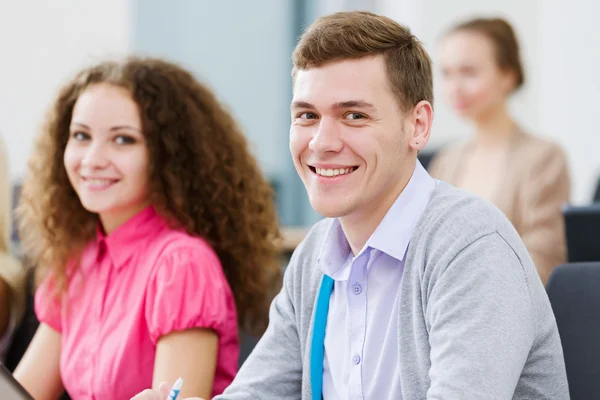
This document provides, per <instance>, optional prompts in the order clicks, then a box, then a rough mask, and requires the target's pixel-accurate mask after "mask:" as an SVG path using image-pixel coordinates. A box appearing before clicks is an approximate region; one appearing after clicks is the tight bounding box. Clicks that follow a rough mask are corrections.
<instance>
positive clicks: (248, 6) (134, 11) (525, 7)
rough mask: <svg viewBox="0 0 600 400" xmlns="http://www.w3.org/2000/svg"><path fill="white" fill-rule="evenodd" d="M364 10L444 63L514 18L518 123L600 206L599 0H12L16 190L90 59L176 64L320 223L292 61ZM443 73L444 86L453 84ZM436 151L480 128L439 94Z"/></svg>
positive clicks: (6, 24)
mask: <svg viewBox="0 0 600 400" xmlns="http://www.w3.org/2000/svg"><path fill="white" fill-rule="evenodd" d="M351 9H363V10H369V11H374V12H377V13H382V14H385V15H387V16H389V17H391V18H393V19H395V20H397V21H398V22H401V23H403V24H406V25H408V26H409V27H410V28H411V29H412V30H413V33H414V34H416V36H417V37H419V38H420V39H421V40H422V41H423V43H424V44H425V46H426V48H427V50H428V51H429V52H430V54H431V55H432V58H433V61H434V63H435V62H436V51H435V50H436V45H437V43H438V41H439V39H440V37H441V35H442V34H443V32H445V31H446V30H447V29H448V28H449V27H450V26H451V25H453V24H455V23H456V22H458V21H460V20H462V19H465V18H470V17H476V16H501V17H504V18H506V19H507V20H508V21H509V22H511V23H512V24H513V26H514V28H515V29H516V33H517V35H518V38H519V40H520V43H521V46H522V49H521V54H522V57H523V61H524V63H525V74H526V76H527V83H526V86H525V87H524V88H523V89H522V90H520V91H519V92H518V93H517V94H516V96H514V97H513V99H512V103H511V108H512V111H513V115H514V116H515V117H516V119H517V120H518V122H519V123H520V124H521V126H523V127H524V128H526V129H527V130H528V131H530V132H532V133H536V134H537V135H539V136H541V137H547V138H551V139H553V140H554V141H556V142H558V143H559V144H560V145H562V146H563V148H564V149H565V150H566V152H567V155H568V158H569V165H570V172H571V178H572V181H573V185H572V193H571V197H572V199H573V202H574V203H575V204H587V203H590V202H591V201H592V199H593V196H594V192H595V190H596V184H597V181H598V176H599V173H600V160H599V157H598V149H599V148H600V128H598V125H596V124H595V123H594V121H593V120H594V119H595V117H596V115H597V113H598V111H597V110H598V106H599V105H600V101H598V94H599V93H600V73H599V71H600V24H598V23H597V16H598V15H600V3H599V2H597V1H594V0H569V1H567V0H485V1H481V0H453V1H448V0H254V1H251V2H249V1H239V0H238V1H234V0H219V1H214V0H170V1H164V0H163V1H161V0H104V1H102V2H87V1H79V0H53V1H48V0H25V1H21V2H16V1H9V0H0V51H1V53H0V54H1V56H0V57H1V58H0V60H1V61H0V132H1V134H2V135H3V136H4V139H5V141H6V144H7V148H8V153H9V158H10V169H11V175H12V176H11V178H12V180H13V181H14V182H15V183H16V182H18V181H19V180H20V178H21V177H22V175H23V173H24V171H25V169H26V162H27V161H26V160H27V158H28V155H29V152H30V150H31V148H32V142H33V138H34V136H35V133H36V130H37V128H38V126H39V123H40V121H41V120H42V117H43V114H44V112H45V110H46V108H47V106H48V104H49V102H50V101H51V99H52V98H53V96H54V95H55V91H56V89H57V87H58V86H59V85H60V84H61V83H62V82H63V80H64V79H66V78H67V77H68V76H69V75H70V74H71V73H72V72H73V71H74V70H76V69H77V68H79V67H81V66H82V65H84V64H87V63H89V62H90V61H95V60H98V59H101V58H105V57H106V56H120V55H123V54H127V53H131V52H133V53H138V54H140V53H141V54H147V55H160V56H166V57H169V58H170V59H173V60H175V61H178V62H180V63H182V64H183V65H185V66H187V67H188V68H190V69H191V70H193V71H194V72H195V73H196V74H197V75H198V76H199V77H200V78H201V79H203V80H204V81H205V82H207V83H208V84H209V85H210V86H212V88H213V89H214V90H215V91H216V93H217V95H218V96H220V98H221V99H222V101H223V102H225V103H226V104H227V105H228V106H229V107H230V109H231V110H232V112H233V113H234V115H235V116H236V117H237V120H238V122H239V123H240V124H241V125H242V127H243V128H244V131H245V132H246V134H247V136H248V138H249V140H250V141H251V143H252V146H253V150H254V153H255V154H256V156H257V157H258V158H259V160H260V162H261V165H262V166H263V170H264V172H265V174H266V175H267V176H268V177H269V178H270V179H271V181H272V182H273V185H274V186H275V188H276V191H277V199H278V207H279V211H280V218H281V222H282V223H283V224H285V225H295V226H303V225H309V224H311V223H312V222H314V221H315V220H316V219H317V218H318V216H317V215H315V214H314V213H313V212H312V210H311V208H310V205H309V203H308V200H307V198H306V194H305V191H304V188H303V186H302V184H301V182H300V180H299V179H298V177H297V175H296V173H295V171H294V168H293V165H292V162H291V159H290V157H289V152H288V128H289V101H290V98H291V80H290V70H291V61H290V56H291V52H292V50H293V48H294V45H295V42H296V39H297V37H298V36H299V34H300V32H301V31H302V29H303V28H304V27H305V26H306V25H307V24H309V23H310V22H312V21H313V20H314V19H315V18H316V17H318V16H319V15H323V14H328V13H331V12H334V11H341V10H351ZM439 73H440V71H439V68H438V69H436V80H438V79H439ZM436 96H437V102H436V117H435V123H434V129H433V133H432V138H431V141H430V144H429V145H428V149H427V151H429V152H432V151H435V150H436V149H438V148H439V147H441V146H443V145H444V144H446V143H448V142H451V141H454V140H455V139H458V138H461V137H463V136H464V135H467V133H468V132H469V130H470V129H469V127H468V126H466V125H465V124H464V123H463V122H461V121H459V120H458V119H457V118H456V117H455V116H453V115H452V113H451V112H450V110H449V108H448V106H447V105H446V104H444V102H443V100H442V96H441V93H440V85H437V89H436Z"/></svg>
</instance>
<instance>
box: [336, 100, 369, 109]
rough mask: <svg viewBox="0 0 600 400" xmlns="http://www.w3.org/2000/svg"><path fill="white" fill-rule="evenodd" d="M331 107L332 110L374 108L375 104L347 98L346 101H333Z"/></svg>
mask: <svg viewBox="0 0 600 400" xmlns="http://www.w3.org/2000/svg"><path fill="white" fill-rule="evenodd" d="M331 108H333V109H334V110H340V109H345V108H363V109H365V108H375V106H374V105H373V104H371V103H368V102H366V101H363V100H348V101H340V102H337V103H334V104H333V105H332V106H331Z"/></svg>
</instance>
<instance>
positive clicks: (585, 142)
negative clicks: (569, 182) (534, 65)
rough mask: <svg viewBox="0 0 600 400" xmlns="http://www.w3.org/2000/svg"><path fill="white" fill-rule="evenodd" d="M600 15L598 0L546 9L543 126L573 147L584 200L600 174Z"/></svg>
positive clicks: (576, 188) (577, 194) (578, 196)
mask: <svg viewBox="0 0 600 400" xmlns="http://www.w3.org/2000/svg"><path fill="white" fill-rule="evenodd" d="M540 4H542V3H541V0H540ZM599 15H600V2H598V1H596V0H569V1H558V0H548V1H547V2H544V6H543V7H541V8H540V24H539V26H538V32H539V33H538V34H539V36H540V37H541V38H543V40H541V41H540V58H539V66H540V69H539V75H540V92H539V98H538V102H539V110H540V129H541V131H543V132H546V133H547V134H548V135H550V136H551V137H553V138H555V139H556V140H557V141H559V142H560V143H561V144H562V145H563V146H564V147H565V148H566V149H567V151H568V153H569V158H570V163H571V172H572V173H571V175H572V177H573V194H574V199H575V200H576V201H578V202H585V201H587V200H589V199H591V198H592V195H593V190H594V188H595V184H596V181H597V179H598V174H599V173H600V125H599V124H598V119H597V118H598V115H600V113H599V109H600V24H598V16H599Z"/></svg>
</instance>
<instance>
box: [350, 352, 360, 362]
mask: <svg viewBox="0 0 600 400" xmlns="http://www.w3.org/2000/svg"><path fill="white" fill-rule="evenodd" d="M352 362H353V363H354V364H359V363H360V356H359V355H358V354H355V355H354V356H352Z"/></svg>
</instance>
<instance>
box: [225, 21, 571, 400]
mask: <svg viewBox="0 0 600 400" xmlns="http://www.w3.org/2000/svg"><path fill="white" fill-rule="evenodd" d="M293 60H294V71H293V78H294V79H293V81H294V83H293V85H294V86H293V94H294V96H293V101H292V105H291V112H292V126H291V129H290V138H291V140H290V149H291V153H292V157H293V160H294V164H295V166H296V169H297V171H298V173H299V175H300V177H301V178H302V181H303V182H304V185H305V186H306V190H307V192H308V196H309V198H310V201H311V204H312V206H313V207H314V209H315V210H317V211H318V212H319V213H321V214H322V215H324V216H325V217H328V218H326V219H324V220H323V221H321V222H319V223H318V224H316V225H315V227H314V228H313V229H312V230H311V231H310V233H309V234H308V236H307V237H306V239H305V240H304V242H303V243H302V244H301V245H300V247H299V248H298V249H297V250H296V252H295V253H294V255H293V257H292V260H291V262H290V265H289V267H288V269H287V271H286V274H285V280H284V285H283V289H282V291H281V292H280V293H279V295H278V296H277V298H276V299H275V300H274V302H273V304H272V306H271V314H270V324H269V328H268V329H267V332H266V333H265V335H264V336H263V338H262V340H261V341H260V342H259V344H258V345H257V347H256V348H255V350H254V352H253V353H252V354H251V355H250V357H249V358H248V360H247V361H246V363H245V364H244V365H243V367H242V368H241V370H240V372H239V374H238V376H237V377H236V379H235V380H234V382H233V384H232V385H231V386H230V387H229V388H228V389H227V390H226V391H225V393H224V394H223V395H222V396H219V397H218V399H221V400H238V399H244V400H246V399H247V400H250V399H273V400H275V399H277V400H279V399H303V400H308V399H321V398H323V399H325V400H338V399H339V400H342V399H344V400H345V399H377V400H381V399H390V400H391V399H394V400H396V399H405V400H414V399H425V398H427V399H494V400H502V399H542V398H543V399H553V400H554V399H568V398H569V393H568V385H567V381H566V373H565V366H564V361H563V354H562V349H561V344H560V339H559V335H558V330H557V327H556V322H555V319H554V316H553V314H552V309H551V307H550V303H549V301H548V298H547V296H546V294H545V291H544V287H543V285H542V283H541V281H540V279H539V277H538V275H537V273H536V270H535V267H534V265H533V262H532V261H531V258H530V256H529V255H528V253H527V250H526V248H525V247H524V245H523V243H522V242H521V240H520V239H519V236H518V234H517V233H516V231H515V230H514V228H513V227H512V226H511V224H510V223H509V222H508V220H507V219H506V218H505V217H504V216H503V215H502V213H501V212H500V211H499V210H497V209H496V208H494V207H493V206H491V205H490V204H488V203H487V202H485V201H484V200H481V199H479V198H477V197H474V196H472V195H469V194H467V193H466V192H463V191H461V190H459V189H456V188H454V187H452V186H450V185H448V184H445V183H443V182H438V181H435V180H433V179H432V178H431V177H430V176H429V175H428V174H427V172H426V171H425V170H424V169H423V167H422V166H421V165H420V163H419V162H418V161H417V152H418V151H419V150H421V149H423V148H424V147H425V145H426V144H427V141H428V139H429V133H430V130H431V124H432V120H433V110H432V102H433V94H432V93H433V89H432V86H433V85H432V73H431V61H430V59H429V57H428V55H427V53H426V51H425V50H424V49H423V47H422V45H421V44H420V43H419V41H418V40H417V39H416V38H415V37H414V36H413V35H411V34H410V32H409V31H408V30H407V29H406V28H405V27H402V26H400V25H398V24H397V23H395V22H394V21H392V20H390V19H388V18H385V17H382V16H377V15H374V14H370V13H365V12H348V13H337V14H333V15H330V16H327V17H323V18H321V19H319V20H318V21H316V22H315V23H314V24H313V25H312V26H311V27H310V28H308V30H307V31H306V32H305V33H304V35H303V36H302V38H301V40H300V42H299V44H298V46H297V48H296V50H295V52H294V56H293Z"/></svg>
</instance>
